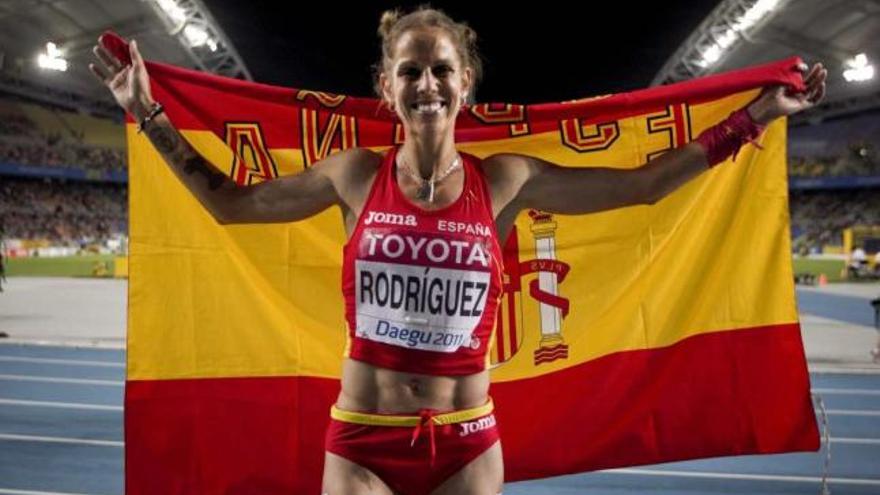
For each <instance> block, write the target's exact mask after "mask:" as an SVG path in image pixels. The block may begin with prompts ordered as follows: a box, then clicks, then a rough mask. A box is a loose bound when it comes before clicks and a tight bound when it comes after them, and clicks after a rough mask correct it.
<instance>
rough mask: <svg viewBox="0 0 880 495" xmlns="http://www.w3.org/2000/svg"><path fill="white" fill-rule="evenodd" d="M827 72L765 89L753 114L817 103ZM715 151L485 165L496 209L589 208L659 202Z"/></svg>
mask: <svg viewBox="0 0 880 495" xmlns="http://www.w3.org/2000/svg"><path fill="white" fill-rule="evenodd" d="M803 69H804V70H805V69H806V66H804V67H803ZM826 75H827V71H826V70H825V69H824V68H822V66H821V64H816V65H815V66H813V69H812V70H811V71H810V73H809V74H808V75H807V77H806V79H805V83H806V86H807V89H806V91H804V92H802V93H788V92H786V88H785V87H782V86H779V87H772V88H767V89H765V90H764V92H763V93H762V94H761V96H760V97H759V98H758V99H756V100H755V101H754V102H753V103H752V104H751V105H749V107H748V110H747V112H748V116H749V118H751V119H752V120H753V121H754V122H755V123H756V124H758V125H766V124H768V123H769V122H771V121H772V120H774V119H776V118H778V117H781V116H783V115H790V114H793V113H795V112H799V111H801V110H804V109H806V108H810V107H812V106H814V105H815V104H816V103H818V102H819V101H820V100H821V99H822V97H823V96H824V93H825V76H826ZM707 151H709V153H708V154H707ZM713 151H714V150H711V149H710V150H707V149H706V148H705V144H702V143H701V142H698V141H694V142H691V143H688V144H686V145H684V146H682V147H679V148H676V149H674V150H670V151H668V152H666V153H664V154H663V155H661V156H660V157H658V158H656V159H654V160H652V161H650V162H649V163H647V164H645V165H643V166H641V167H638V168H634V169H616V168H607V167H590V168H570V167H562V166H559V165H556V164H553V163H550V162H548V161H546V160H543V159H541V158H537V157H533V156H527V155H520V154H498V155H493V156H490V157H488V158H486V160H484V164H483V167H484V169H485V171H486V173H487V176H488V177H489V181H490V184H491V185H492V194H493V198H492V199H493V205H495V208H496V215H497V214H499V213H500V212H501V211H502V210H507V211H511V210H512V211H520V210H522V209H526V208H534V209H538V210H543V211H548V212H551V213H561V214H583V213H591V212H597V211H603V210H610V209H614V208H620V207H624V206H632V205H639V204H653V203H656V202H657V201H659V200H660V199H662V198H664V197H665V196H667V195H668V194H670V193H671V192H672V191H675V190H676V189H678V188H679V187H680V186H681V185H682V184H684V183H686V182H688V181H690V180H691V179H693V178H694V177H696V176H697V175H699V174H700V173H701V172H703V171H704V170H707V169H708V168H709V167H710V166H711V165H713V164H712V163H710V160H712V159H716V158H715V156H714V155H715V154H717V153H713Z"/></svg>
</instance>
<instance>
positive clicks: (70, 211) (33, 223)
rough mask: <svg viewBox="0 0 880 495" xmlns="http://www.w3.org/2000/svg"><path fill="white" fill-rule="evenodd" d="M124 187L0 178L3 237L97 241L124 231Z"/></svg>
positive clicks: (63, 242)
mask: <svg viewBox="0 0 880 495" xmlns="http://www.w3.org/2000/svg"><path fill="white" fill-rule="evenodd" d="M127 197H128V190H127V187H126V185H124V184H111V183H95V182H77V181H59V180H53V179H24V178H13V177H0V225H2V227H3V232H4V236H5V237H6V238H9V239H48V240H50V241H52V242H53V244H56V245H64V246H85V245H88V244H93V243H98V244H100V243H103V242H104V241H106V240H107V239H109V238H113V237H118V235H119V234H126V235H127V230H128V200H127Z"/></svg>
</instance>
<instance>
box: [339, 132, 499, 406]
mask: <svg viewBox="0 0 880 495" xmlns="http://www.w3.org/2000/svg"><path fill="white" fill-rule="evenodd" d="M396 152H397V148H392V149H391V150H389V151H388V152H387V153H386V155H385V157H384V158H383V160H382V162H381V164H380V165H379V168H378V170H377V171H376V175H375V178H374V179H373V181H372V186H371V189H370V192H369V195H368V196H367V199H366V201H365V203H364V205H363V208H362V209H361V214H360V217H359V218H358V221H357V223H356V225H355V226H354V230H353V232H352V233H351V236H350V239H349V243H348V244H346V247H345V249H344V260H343V263H344V264H343V293H344V296H345V299H346V320H347V322H348V324H349V345H348V348H347V350H346V354H347V357H349V358H351V359H352V360H355V361H357V362H356V363H347V364H346V367H347V368H350V367H355V368H357V367H358V366H360V367H362V368H363V367H367V368H376V369H384V370H390V371H394V372H399V373H403V374H407V373H409V374H418V375H429V376H439V377H450V378H451V379H453V378H454V377H464V376H465V375H475V374H482V372H484V370H485V369H486V365H487V360H488V349H489V346H490V337H491V334H492V328H493V326H494V322H495V311H496V308H497V303H498V299H499V298H500V293H501V272H502V266H501V248H500V245H499V242H498V237H497V234H496V233H495V225H494V219H493V215H492V208H491V204H490V203H491V200H490V196H489V191H488V186H487V184H486V181H485V178H484V177H483V175H482V172H481V170H480V166H479V159H477V158H476V157H473V156H471V155H468V154H464V153H462V157H463V179H464V180H463V181H462V182H463V183H462V184H461V187H460V191H461V192H460V194H459V195H458V197H457V198H456V199H454V200H452V201H451V202H450V203H449V204H448V205H446V206H444V207H441V208H439V209H436V210H425V209H423V208H421V207H419V206H417V205H415V204H413V202H412V201H411V200H410V199H408V198H407V197H406V196H405V195H404V193H403V191H401V190H400V187H399V185H398V183H397V180H396V166H395V160H394V158H395V155H396ZM364 365H366V366H364ZM440 381H442V380H440ZM343 389H345V387H343ZM356 391H357V390H355V392H356Z"/></svg>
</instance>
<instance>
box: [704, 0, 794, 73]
mask: <svg viewBox="0 0 880 495" xmlns="http://www.w3.org/2000/svg"><path fill="white" fill-rule="evenodd" d="M779 2H780V0H758V1H757V2H755V4H754V5H752V6H751V7H749V9H748V10H746V11H745V12H744V13H743V14H742V15H741V16H739V17H738V18H736V19H735V20H734V21H733V22H731V23H730V25H729V26H728V27H727V29H725V30H724V31H722V32H721V34H720V35H718V36H717V37H715V39H714V40H713V41H714V42H713V43H711V44H710V45H709V46H708V47H707V48H706V49H704V50H703V52H702V53H701V55H702V57H701V58H700V60H699V61H698V62H697V64H698V65H699V66H700V67H702V68H704V69H705V68H708V67H709V66H710V65H712V64H714V63H715V62H717V61H718V60H719V59H720V58H721V55H723V54H724V52H726V51H727V49H728V48H730V47H731V46H732V45H733V44H734V43H735V42H736V40H737V39H739V37H740V36H741V33H744V32H746V31H747V30H748V29H750V28H751V27H752V26H754V25H755V24H757V23H758V22H760V21H761V19H763V18H765V17H767V15H769V14H770V13H771V12H773V10H774V9H775V8H776V7H777V6H778V4H779Z"/></svg>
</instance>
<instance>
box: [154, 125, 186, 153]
mask: <svg viewBox="0 0 880 495" xmlns="http://www.w3.org/2000/svg"><path fill="white" fill-rule="evenodd" d="M147 135H148V136H149V137H150V141H152V142H153V145H155V146H156V149H157V150H159V153H162V154H163V155H170V154H171V153H173V152H174V150H176V149H177V146H178V145H179V144H180V143H179V142H178V138H177V136H176V135H175V133H174V132H173V131H171V130H169V129H166V128H165V127H162V126H158V125H152V126H149V127H147Z"/></svg>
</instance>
